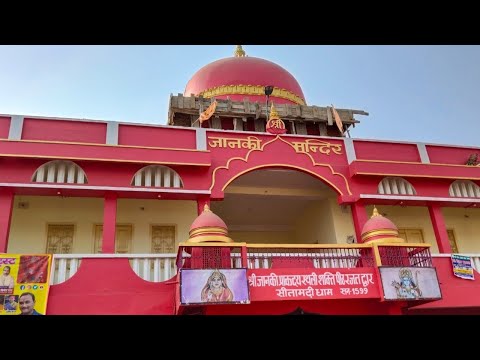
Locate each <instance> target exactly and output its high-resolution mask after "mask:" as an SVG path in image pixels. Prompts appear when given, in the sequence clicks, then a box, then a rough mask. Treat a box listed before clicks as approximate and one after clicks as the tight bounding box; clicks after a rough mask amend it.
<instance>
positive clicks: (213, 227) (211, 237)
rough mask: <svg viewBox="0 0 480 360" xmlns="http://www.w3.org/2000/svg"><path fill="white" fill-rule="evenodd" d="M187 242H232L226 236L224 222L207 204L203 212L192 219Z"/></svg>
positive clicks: (226, 230)
mask: <svg viewBox="0 0 480 360" xmlns="http://www.w3.org/2000/svg"><path fill="white" fill-rule="evenodd" d="M189 235H190V237H189V239H188V240H187V242H189V243H201V242H233V240H232V239H230V238H229V237H228V229H227V225H226V224H225V222H224V221H223V220H222V219H221V218H220V217H219V216H218V215H215V214H214V213H213V212H212V211H211V210H210V208H209V207H208V205H207V204H205V207H204V209H203V212H202V213H201V214H200V215H198V217H197V218H196V219H195V220H194V221H193V223H192V226H190V233H189Z"/></svg>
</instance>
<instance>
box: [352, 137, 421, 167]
mask: <svg viewBox="0 0 480 360" xmlns="http://www.w3.org/2000/svg"><path fill="white" fill-rule="evenodd" d="M353 145H354V147H355V153H356V154H357V159H363V160H390V161H412V162H420V154H419V153H418V149H417V145H416V144H399V143H386V142H373V141H361V140H354V141H353Z"/></svg>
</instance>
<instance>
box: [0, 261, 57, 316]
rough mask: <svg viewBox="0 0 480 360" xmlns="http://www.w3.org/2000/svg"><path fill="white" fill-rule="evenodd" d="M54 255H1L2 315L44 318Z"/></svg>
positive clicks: (0, 311)
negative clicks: (38, 316) (39, 316)
mask: <svg viewBox="0 0 480 360" xmlns="http://www.w3.org/2000/svg"><path fill="white" fill-rule="evenodd" d="M51 262H52V255H49V254H39V255H38V254H33V255H30V254H28V255H27V254H21V255H19V254H0V315H20V314H22V315H44V314H45V312H46V310H47V300H48V290H49V284H50V271H51Z"/></svg>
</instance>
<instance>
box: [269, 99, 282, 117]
mask: <svg viewBox="0 0 480 360" xmlns="http://www.w3.org/2000/svg"><path fill="white" fill-rule="evenodd" d="M274 119H280V115H278V112H277V109H275V106H273V102H272V106H271V107H270V116H269V117H268V120H274Z"/></svg>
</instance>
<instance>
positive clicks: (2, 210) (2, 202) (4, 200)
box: [0, 189, 15, 253]
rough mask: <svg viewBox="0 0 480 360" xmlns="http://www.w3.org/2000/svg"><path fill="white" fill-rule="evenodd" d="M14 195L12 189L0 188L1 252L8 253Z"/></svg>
mask: <svg viewBox="0 0 480 360" xmlns="http://www.w3.org/2000/svg"><path fill="white" fill-rule="evenodd" d="M14 197H15V194H14V193H13V191H12V190H11V189H0V253H6V252H7V248H8V236H9V235H10V220H11V219H12V209H13V198H14Z"/></svg>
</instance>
